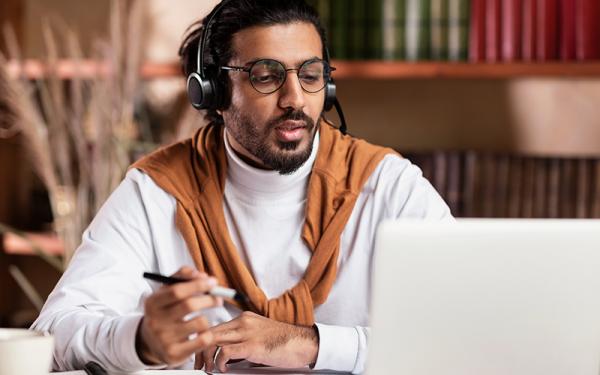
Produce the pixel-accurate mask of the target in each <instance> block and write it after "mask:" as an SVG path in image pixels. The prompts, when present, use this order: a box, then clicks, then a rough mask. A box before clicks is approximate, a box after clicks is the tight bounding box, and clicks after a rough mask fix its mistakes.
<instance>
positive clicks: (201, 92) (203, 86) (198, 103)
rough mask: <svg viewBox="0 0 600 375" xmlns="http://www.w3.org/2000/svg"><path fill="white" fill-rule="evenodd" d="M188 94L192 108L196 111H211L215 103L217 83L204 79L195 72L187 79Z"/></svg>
mask: <svg viewBox="0 0 600 375" xmlns="http://www.w3.org/2000/svg"><path fill="white" fill-rule="evenodd" d="M187 93H188V98H189V100H190V103H191V104H192V106H193V107H194V108H196V109H209V108H211V107H212V106H213V105H214V102H215V83H214V82H213V81H212V80H210V79H203V78H202V77H200V74H198V73H196V72H194V73H191V74H190V75H189V76H188V79H187Z"/></svg>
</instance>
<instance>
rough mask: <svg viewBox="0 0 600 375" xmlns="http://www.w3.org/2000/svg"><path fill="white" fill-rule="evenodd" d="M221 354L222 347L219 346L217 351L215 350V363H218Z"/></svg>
mask: <svg viewBox="0 0 600 375" xmlns="http://www.w3.org/2000/svg"><path fill="white" fill-rule="evenodd" d="M219 353H221V347H220V346H217V350H215V355H214V356H213V363H217V356H218V355H219Z"/></svg>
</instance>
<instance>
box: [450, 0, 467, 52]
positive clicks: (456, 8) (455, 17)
mask: <svg viewBox="0 0 600 375" xmlns="http://www.w3.org/2000/svg"><path fill="white" fill-rule="evenodd" d="M469 8H470V1H469V0H449V4H448V60H450V61H466V60H467V58H468V56H469Z"/></svg>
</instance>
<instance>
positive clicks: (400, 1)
mask: <svg viewBox="0 0 600 375" xmlns="http://www.w3.org/2000/svg"><path fill="white" fill-rule="evenodd" d="M380 1H381V3H382V6H381V11H382V13H383V14H382V26H381V27H382V39H383V40H382V43H383V56H382V58H383V59H384V60H401V59H404V56H405V48H404V47H405V38H406V36H405V33H404V31H405V23H406V19H405V12H406V4H405V0H380Z"/></svg>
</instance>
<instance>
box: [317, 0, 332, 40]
mask: <svg viewBox="0 0 600 375" xmlns="http://www.w3.org/2000/svg"><path fill="white" fill-rule="evenodd" d="M313 1H316V2H317V4H316V6H315V9H316V10H317V12H318V13H319V18H321V25H323V27H324V28H325V32H326V33H327V37H328V38H329V34H330V32H331V9H330V7H329V5H330V4H331V1H330V0H313Z"/></svg>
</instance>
